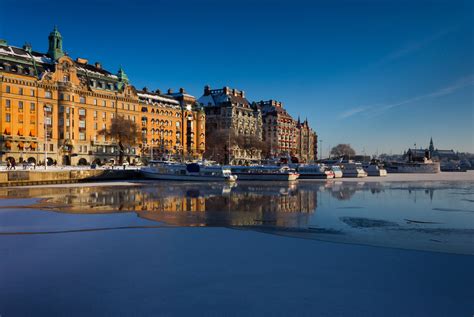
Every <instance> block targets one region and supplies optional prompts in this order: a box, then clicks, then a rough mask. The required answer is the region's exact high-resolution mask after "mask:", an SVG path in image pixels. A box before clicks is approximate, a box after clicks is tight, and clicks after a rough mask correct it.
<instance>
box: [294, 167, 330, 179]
mask: <svg viewBox="0 0 474 317" xmlns="http://www.w3.org/2000/svg"><path fill="white" fill-rule="evenodd" d="M297 170H298V173H300V179H328V178H334V172H333V171H332V170H331V169H330V168H329V167H327V166H325V165H324V164H310V165H300V166H298V169H297Z"/></svg>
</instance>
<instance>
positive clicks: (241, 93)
mask: <svg viewBox="0 0 474 317" xmlns="http://www.w3.org/2000/svg"><path fill="white" fill-rule="evenodd" d="M240 97H242V98H245V91H243V90H242V91H241V92H240Z"/></svg>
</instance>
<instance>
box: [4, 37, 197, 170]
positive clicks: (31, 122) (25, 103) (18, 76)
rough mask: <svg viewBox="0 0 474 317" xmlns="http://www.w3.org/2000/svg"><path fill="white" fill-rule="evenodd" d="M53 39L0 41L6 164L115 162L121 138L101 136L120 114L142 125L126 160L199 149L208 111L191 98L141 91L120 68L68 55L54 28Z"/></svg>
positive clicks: (182, 95) (191, 152)
mask: <svg viewBox="0 0 474 317" xmlns="http://www.w3.org/2000/svg"><path fill="white" fill-rule="evenodd" d="M48 40H49V46H48V52H47V53H46V54H43V53H40V52H36V51H33V50H32V48H31V46H30V45H25V46H23V47H22V48H19V47H14V46H9V45H8V44H7V43H6V41H0V105H1V108H0V118H1V120H0V151H1V152H0V153H1V156H0V160H1V161H4V160H5V159H7V158H8V159H10V160H15V161H17V162H21V161H23V160H28V161H30V162H35V163H40V162H44V161H45V160H47V161H48V163H49V164H51V163H53V162H54V161H56V162H57V163H58V164H64V165H76V164H89V163H91V162H94V161H96V162H97V161H100V162H104V161H110V160H116V159H117V157H118V146H117V142H116V140H113V139H111V138H109V137H106V136H105V135H102V134H100V133H99V131H101V130H105V129H107V128H108V127H109V126H110V123H111V120H112V119H113V118H114V117H116V116H123V117H125V118H127V119H129V120H131V121H133V122H136V124H137V125H139V126H141V127H142V137H143V140H142V141H141V142H140V143H139V144H137V145H136V146H134V147H129V148H126V149H125V150H124V152H125V153H124V155H125V158H126V159H127V160H128V161H129V162H134V161H136V160H137V159H139V158H140V157H141V156H142V157H143V156H146V157H150V156H151V155H152V153H151V152H152V151H151V149H152V148H154V149H157V150H159V151H161V152H166V153H180V154H182V155H189V154H191V155H192V156H199V155H200V154H202V152H203V151H204V146H205V144H204V139H205V123H204V122H205V115H204V113H203V112H202V111H200V110H199V109H198V108H197V107H196V105H195V104H194V101H195V100H194V98H193V97H192V96H189V95H185V94H169V95H161V94H160V93H150V94H148V93H147V92H144V91H142V92H137V91H136V89H135V88H134V87H133V86H132V85H131V84H130V83H129V80H128V77H127V75H126V74H125V72H124V70H123V69H122V68H120V69H119V71H118V72H117V73H116V74H112V73H111V72H109V71H107V70H106V69H104V68H103V67H102V65H101V64H100V63H94V64H93V65H92V64H89V62H88V60H86V59H83V58H77V59H75V60H73V59H72V58H71V57H69V56H67V55H66V54H65V53H64V51H63V43H62V36H61V34H60V33H59V31H58V30H57V28H55V29H54V30H53V31H52V32H51V33H50V35H49V37H48ZM148 95H149V96H148ZM166 124H167V125H166Z"/></svg>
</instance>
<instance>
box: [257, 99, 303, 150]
mask: <svg viewBox="0 0 474 317" xmlns="http://www.w3.org/2000/svg"><path fill="white" fill-rule="evenodd" d="M258 106H259V107H260V109H261V110H262V122H263V141H265V143H266V144H267V145H268V146H269V156H270V158H275V157H277V158H278V157H290V156H296V154H297V138H296V134H297V129H296V122H295V120H293V118H292V117H291V116H290V114H288V112H287V111H286V109H285V108H283V104H282V103H281V102H279V101H275V100H268V101H260V102H259V103H258Z"/></svg>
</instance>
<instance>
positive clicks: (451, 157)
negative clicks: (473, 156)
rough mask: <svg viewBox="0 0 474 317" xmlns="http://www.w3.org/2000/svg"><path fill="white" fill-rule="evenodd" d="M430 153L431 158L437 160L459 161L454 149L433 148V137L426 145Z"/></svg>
mask: <svg viewBox="0 0 474 317" xmlns="http://www.w3.org/2000/svg"><path fill="white" fill-rule="evenodd" d="M428 150H429V151H430V155H431V157H432V158H433V159H435V160H438V161H459V155H458V154H457V153H456V152H454V150H438V149H435V147H434V144H433V138H431V139H430V146H429V147H428Z"/></svg>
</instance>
